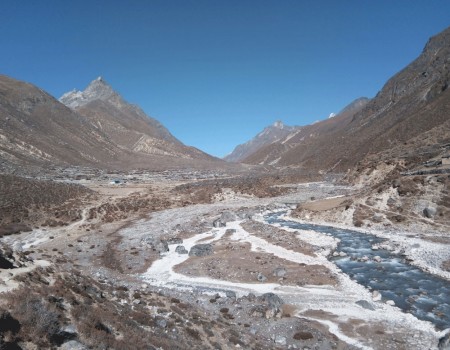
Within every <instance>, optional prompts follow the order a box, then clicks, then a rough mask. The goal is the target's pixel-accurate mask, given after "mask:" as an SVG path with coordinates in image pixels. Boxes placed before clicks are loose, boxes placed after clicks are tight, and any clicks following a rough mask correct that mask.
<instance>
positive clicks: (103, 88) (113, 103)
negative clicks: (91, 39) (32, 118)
mask: <svg viewBox="0 0 450 350" xmlns="http://www.w3.org/2000/svg"><path fill="white" fill-rule="evenodd" d="M60 101H61V102H62V103H64V104H66V105H67V106H68V107H70V108H73V109H74V110H75V111H77V112H78V113H79V114H81V115H83V116H85V117H87V119H88V120H90V122H91V123H92V124H93V125H94V126H96V127H98V128H99V129H100V130H102V131H103V132H104V133H105V134H106V135H108V137H109V138H110V139H111V140H112V141H113V142H114V143H115V144H117V145H119V146H120V147H121V148H124V149H127V150H129V151H133V152H137V153H142V154H153V155H162V156H173V157H178V158H184V159H203V160H213V159H214V158H213V157H211V156H209V155H207V154H206V153H204V152H202V151H200V150H198V149H196V148H194V147H187V146H185V145H183V144H182V143H181V142H180V141H179V140H177V139H176V138H175V137H174V136H173V135H172V134H171V133H170V132H169V131H168V130H167V129H166V128H165V127H164V126H163V125H162V124H161V123H160V122H158V121H157V120H155V119H153V118H151V117H149V116H147V115H146V114H145V113H144V112H143V111H142V109H140V108H139V107H138V106H135V105H131V104H129V103H128V102H126V101H125V100H124V99H123V98H122V97H121V96H120V95H119V94H118V93H117V92H115V91H114V90H113V89H112V87H111V86H110V85H109V84H108V83H106V82H105V81H104V80H103V79H102V78H101V77H99V78H97V79H95V80H94V81H92V82H91V83H90V84H89V86H88V87H87V88H86V89H85V90H84V91H82V92H81V91H76V90H74V91H71V92H68V93H66V94H64V95H63V96H62V97H61V98H60Z"/></svg>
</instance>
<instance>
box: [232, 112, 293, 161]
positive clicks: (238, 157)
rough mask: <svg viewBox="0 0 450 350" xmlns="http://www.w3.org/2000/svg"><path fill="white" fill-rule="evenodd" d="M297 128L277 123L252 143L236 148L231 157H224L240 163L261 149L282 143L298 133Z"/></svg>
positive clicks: (267, 128) (265, 129)
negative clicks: (281, 141) (277, 142)
mask: <svg viewBox="0 0 450 350" xmlns="http://www.w3.org/2000/svg"><path fill="white" fill-rule="evenodd" d="M297 129H298V128H297V127H295V126H287V125H284V124H283V123H282V122H281V121H276V122H275V123H273V124H272V125H269V126H268V127H266V128H264V130H263V131H261V132H260V133H259V134H258V135H256V136H255V137H254V138H252V139H251V140H250V141H247V142H246V143H243V144H241V145H238V146H236V148H235V149H234V150H233V152H231V153H230V154H229V155H227V156H226V157H224V159H225V160H226V161H228V162H240V161H242V160H243V159H245V158H247V157H248V156H250V155H251V154H253V153H255V152H256V151H258V150H259V149H261V148H263V147H265V146H267V145H270V144H272V143H274V142H276V141H280V140H283V139H285V138H286V137H288V136H289V135H291V134H292V133H294V132H296V131H297Z"/></svg>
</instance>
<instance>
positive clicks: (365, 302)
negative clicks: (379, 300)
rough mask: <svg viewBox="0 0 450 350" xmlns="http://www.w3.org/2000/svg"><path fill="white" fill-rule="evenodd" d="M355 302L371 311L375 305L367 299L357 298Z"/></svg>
mask: <svg viewBox="0 0 450 350" xmlns="http://www.w3.org/2000/svg"><path fill="white" fill-rule="evenodd" d="M356 304H358V305H359V306H361V307H362V308H364V309H367V310H371V311H374V310H375V307H374V306H373V305H372V304H371V303H370V302H368V301H367V300H358V301H357V302H356Z"/></svg>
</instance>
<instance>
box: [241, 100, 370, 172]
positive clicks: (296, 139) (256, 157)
mask: <svg viewBox="0 0 450 350" xmlns="http://www.w3.org/2000/svg"><path fill="white" fill-rule="evenodd" d="M369 101H370V100H369V99H368V98H366V97H360V98H358V99H356V100H354V101H353V102H351V103H350V104H348V105H347V106H346V107H344V108H343V109H342V111H340V112H339V113H338V114H337V115H336V116H334V117H333V118H329V119H326V120H323V121H320V122H317V123H314V124H311V125H306V126H304V127H298V128H296V129H295V130H294V131H293V132H292V133H291V134H289V135H288V136H286V137H285V138H284V139H281V140H280V141H279V142H273V143H271V144H267V145H265V146H264V147H261V148H260V149H258V150H257V151H256V152H254V153H252V154H249V155H248V156H247V158H246V159H245V160H243V161H244V162H245V163H250V164H252V163H260V164H261V163H262V164H267V163H271V164H273V165H279V164H280V163H279V162H280V160H282V159H283V157H284V154H286V153H288V152H289V151H290V150H291V149H295V148H296V147H297V146H299V145H300V144H308V143H309V142H311V141H312V140H314V139H316V138H317V137H319V136H320V137H321V138H324V139H325V138H326V137H327V136H329V135H334V134H335V133H337V132H338V131H340V130H343V129H345V128H346V126H347V125H348V124H349V123H350V122H351V121H352V118H353V117H354V115H355V114H356V113H357V112H359V111H361V110H362V109H363V108H364V107H365V106H366V105H367V103H368V102H369Z"/></svg>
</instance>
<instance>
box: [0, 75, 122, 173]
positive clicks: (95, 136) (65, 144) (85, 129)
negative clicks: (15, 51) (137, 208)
mask: <svg viewBox="0 0 450 350" xmlns="http://www.w3.org/2000/svg"><path fill="white" fill-rule="evenodd" d="M0 155H1V160H2V168H3V167H7V166H11V167H13V166H15V165H25V164H31V165H33V164H34V165H45V164H59V165H70V164H80V165H90V166H98V165H101V164H105V163H110V164H114V163H116V162H117V161H119V160H120V158H121V157H123V156H124V151H123V150H121V149H120V148H119V147H118V146H117V145H115V144H114V143H113V142H112V141H111V140H109V138H108V137H107V136H106V135H105V134H104V133H103V132H102V131H101V130H100V129H98V128H94V127H93V126H92V124H91V123H90V122H89V121H88V120H87V119H86V118H84V117H82V116H80V115H79V114H77V113H75V112H73V111H72V110H71V109H69V108H67V107H66V106H64V105H63V104H61V103H59V102H58V101H57V100H56V99H55V98H53V97H52V96H50V95H49V94H47V93H46V92H44V91H43V90H41V89H39V88H38V87H36V86H33V85H31V84H28V83H25V82H21V81H17V80H15V79H12V78H9V77H6V76H0Z"/></svg>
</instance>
